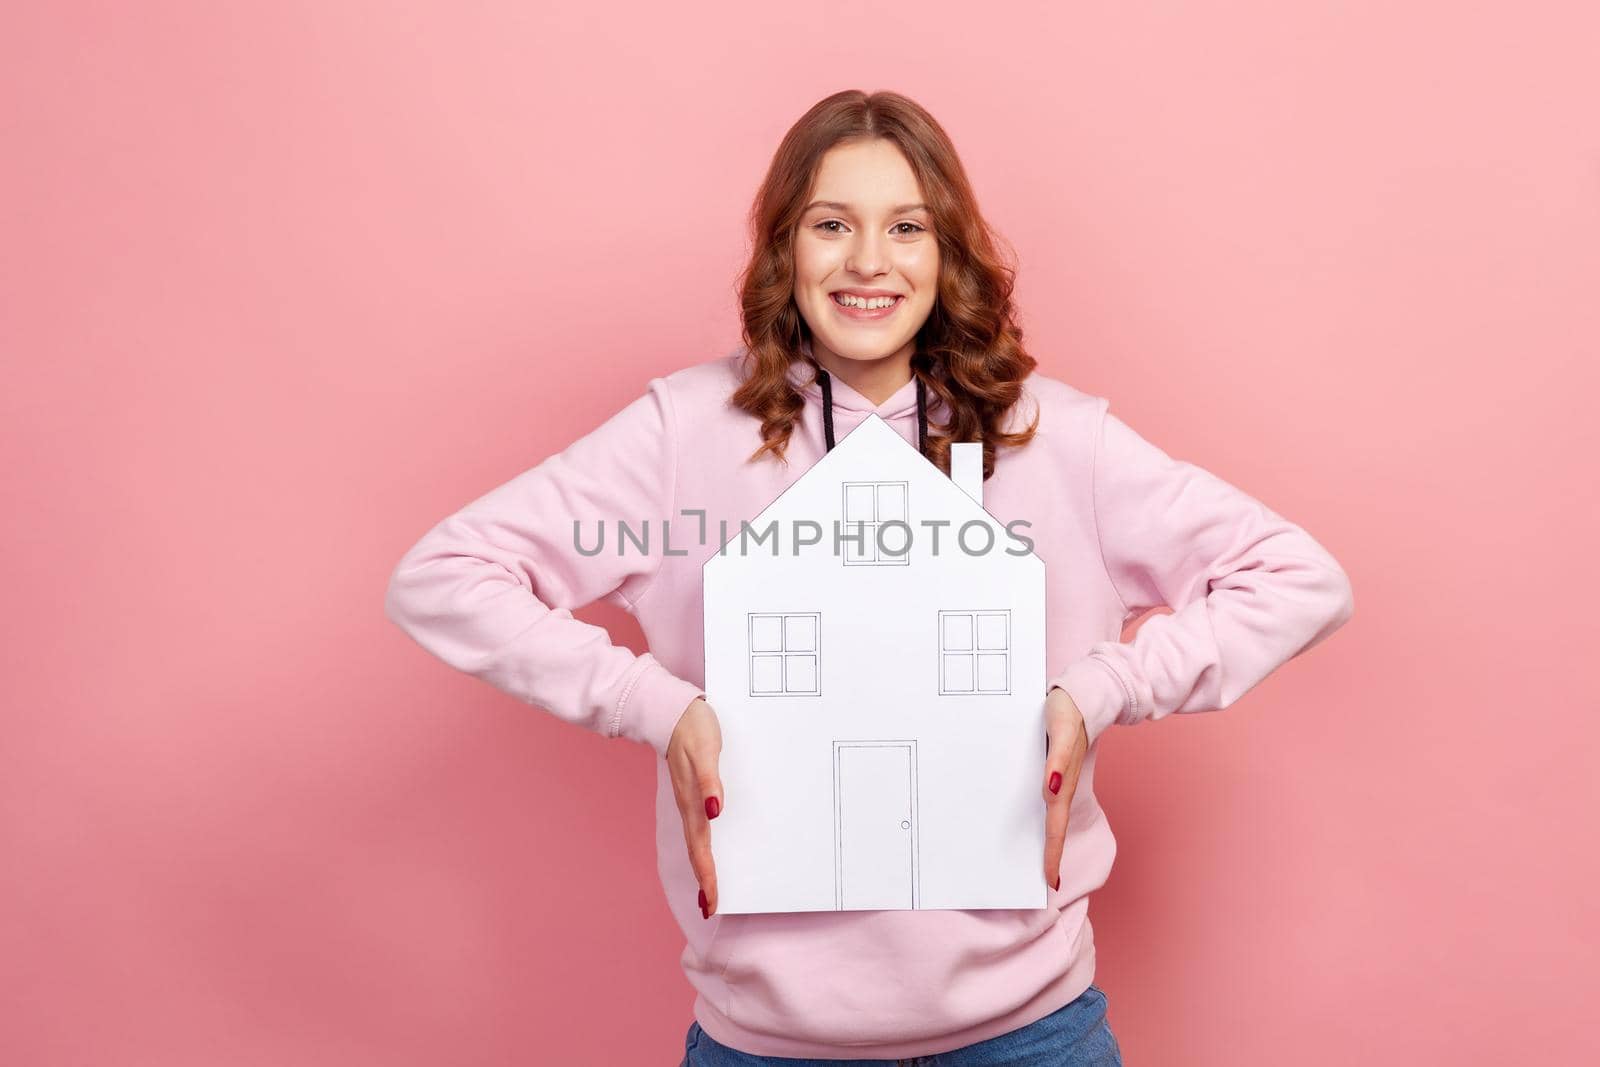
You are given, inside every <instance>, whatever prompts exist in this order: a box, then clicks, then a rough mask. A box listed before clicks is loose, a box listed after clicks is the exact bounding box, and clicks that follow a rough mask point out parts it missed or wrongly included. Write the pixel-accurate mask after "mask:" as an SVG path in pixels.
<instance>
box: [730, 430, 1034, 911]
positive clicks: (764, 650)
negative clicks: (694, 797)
mask: <svg viewBox="0 0 1600 1067" xmlns="http://www.w3.org/2000/svg"><path fill="white" fill-rule="evenodd" d="M980 461H981V460H980ZM967 463H968V460H967V457H963V458H962V459H961V460H960V464H961V465H960V466H958V468H957V473H958V476H959V475H961V474H962V473H963V472H968V473H969V476H968V477H966V478H965V479H964V485H965V486H966V487H967V488H966V490H965V491H964V490H963V488H961V487H958V486H957V485H956V483H955V482H953V481H952V480H951V479H949V478H947V477H945V475H944V474H942V473H941V472H940V471H939V469H938V468H937V467H935V466H933V465H932V464H931V463H929V462H928V461H927V460H926V459H924V458H923V457H922V456H921V455H920V454H919V453H918V452H917V450H916V449H914V448H912V447H911V446H910V445H909V444H907V443H906V441H905V440H904V439H903V438H901V437H900V435H899V434H898V433H896V432H895V431H894V430H893V429H892V428H891V427H890V426H889V425H888V424H887V423H885V422H884V421H883V420H882V419H881V418H879V417H878V416H877V415H875V414H872V415H868V416H867V418H866V420H865V421H863V422H862V423H861V425H860V426H858V427H856V428H855V429H854V430H853V431H851V433H849V434H848V435H847V436H846V437H845V438H844V439H843V440H841V441H839V442H838V444H837V446H836V447H835V448H834V449H833V450H832V451H830V452H828V453H827V454H826V455H825V456H824V457H823V458H822V459H821V460H819V461H818V462H817V463H816V465H815V466H813V467H812V468H811V469H810V470H809V471H807V472H806V473H805V474H804V475H802V476H801V477H800V478H799V479H798V480H797V481H796V482H795V483H794V484H793V485H791V486H790V487H789V488H788V489H786V490H785V491H784V492H783V493H782V494H781V495H780V496H779V497H778V499H777V500H775V501H773V503H772V504H770V505H769V506H768V507H767V508H766V509H765V510H763V511H762V512H761V514H760V515H759V516H756V517H754V518H752V519H750V520H747V524H748V527H749V529H750V532H749V534H748V535H744V533H743V531H741V532H739V533H735V532H733V531H730V536H729V540H728V542H727V543H726V544H724V545H723V546H721V548H720V550H719V551H718V552H717V553H715V554H713V555H712V556H711V557H710V558H709V559H707V560H706V562H705V566H704V569H703V580H704V586H705V650H706V652H705V667H706V672H705V684H706V699H707V701H708V702H709V703H710V704H711V706H712V708H713V709H714V710H715V711H716V714H717V717H718V720H719V722H720V723H721V727H722V755H721V758H720V761H719V773H720V775H721V778H722V782H723V793H724V801H725V803H724V805H723V809H722V812H721V813H720V814H719V815H718V816H717V818H715V819H713V820H711V823H710V827H711V847H712V855H713V857H714V859H715V862H716V867H717V889H718V910H719V911H720V912H722V913H724V914H736V913H748V912H795V911H823V910H861V909H882V908H1041V907H1044V906H1045V903H1046V900H1047V897H1046V887H1045V883H1044V870H1043V867H1044V801H1043V799H1042V797H1041V795H1040V791H1039V790H1040V782H1041V780H1042V777H1043V773H1044V760H1045V740H1044V698H1045V612H1044V596H1045V585H1044V562H1043V561H1042V560H1040V559H1039V558H1038V557H1037V556H1035V555H1033V554H1032V553H1031V552H1028V551H1025V550H1024V549H1025V547H1026V546H1025V545H1024V544H1023V543H1022V542H1021V541H1019V540H1018V538H1016V537H1013V536H1012V535H1011V534H1009V533H1008V532H1007V530H1006V528H1005V526H1004V524H1002V523H1001V522H999V521H998V520H997V519H995V518H994V517H993V516H991V515H990V514H989V513H988V512H986V511H985V510H984V509H983V507H982V505H981V503H980V502H979V501H978V500H975V499H974V498H973V496H970V495H968V494H969V493H970V492H973V491H974V489H976V492H977V493H978V494H980V495H981V482H980V483H979V485H978V486H976V487H975V486H974V485H973V483H972V481H971V479H970V466H968V465H967ZM980 471H981V467H980ZM941 520H942V521H943V522H944V523H945V524H946V525H943V526H940V527H939V528H938V529H937V530H935V529H933V528H932V527H930V526H929V525H927V524H928V523H932V522H937V521H941ZM858 523H859V524H860V526H859V529H860V530H861V532H862V541H863V544H862V546H861V548H860V549H858V548H857V547H856V546H855V545H854V544H853V543H852V542H851V541H849V540H848V539H844V540H843V541H842V548H841V550H840V551H839V552H837V553H836V552H835V546H834V531H835V524H838V528H839V530H840V533H841V535H844V534H850V533H853V532H855V531H856V530H857V529H858V525H857V524H858ZM874 524H876V525H877V526H882V531H881V537H880V536H879V531H878V530H877V529H876V527H875V526H874ZM883 524H887V525H883ZM762 534H765V538H764V539H763V540H757V537H758V536H759V535H762ZM1019 535H1020V536H1022V537H1026V536H1028V532H1027V531H1026V530H1025V529H1023V530H1020V531H1019ZM935 537H937V546H935V543H934V539H935ZM991 538H992V541H991ZM808 540H809V541H815V542H816V543H813V544H801V542H802V541H808ZM741 544H742V545H743V548H742V549H741ZM963 545H964V546H965V547H963ZM991 546H992V547H991ZM986 548H987V551H985V549H986Z"/></svg>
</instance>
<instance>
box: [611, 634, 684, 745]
mask: <svg viewBox="0 0 1600 1067" xmlns="http://www.w3.org/2000/svg"><path fill="white" fill-rule="evenodd" d="M640 658H641V659H644V660H646V664H645V668H644V670H642V671H640V672H639V676H638V677H637V678H636V679H634V683H633V686H632V687H631V688H630V689H629V690H628V692H627V694H626V695H625V696H624V697H623V698H622V706H621V708H620V709H619V714H620V720H619V722H620V725H619V730H618V733H619V735H620V736H622V737H627V738H631V739H632V740H634V741H642V742H644V743H645V744H647V745H649V746H650V747H651V748H653V749H655V750H656V754H657V755H659V756H661V757H662V758H663V759H665V758H666V755H667V744H668V743H669V742H670V741H671V740H672V731H673V730H674V729H675V728H676V727H677V725H678V720H679V719H681V718H683V713H684V712H685V711H688V710H689V705H690V704H692V703H694V701H695V699H696V698H697V697H704V696H705V690H704V689H702V688H700V687H699V686H697V685H695V684H694V683H692V682H686V681H684V680H683V679H682V678H679V677H678V676H677V675H675V674H673V673H672V672H671V671H669V670H667V669H666V668H665V667H663V666H662V665H661V664H660V663H658V662H656V659H655V657H654V656H651V655H650V653H648V652H646V653H644V654H643V655H642V656H641V657H640Z"/></svg>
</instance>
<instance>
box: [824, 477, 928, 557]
mask: <svg viewBox="0 0 1600 1067" xmlns="http://www.w3.org/2000/svg"><path fill="white" fill-rule="evenodd" d="M909 488H910V483H909V482H845V483H844V527H843V529H842V530H841V531H840V543H841V544H842V545H843V546H844V561H845V563H847V564H858V565H859V564H867V565H873V564H877V565H883V564H890V565H904V564H909V563H910V562H911V554H910V552H909V549H910V546H911V528H910V522H911V520H910V518H909V517H908V514H907V511H906V493H907V490H908V489H909ZM886 522H892V523H894V524H895V525H893V526H891V527H890V528H889V529H888V530H885V531H884V533H883V543H882V545H881V546H880V545H879V541H878V527H879V526H880V525H882V524H883V523H886ZM901 523H904V524H905V525H903V526H902V525H900V524H901ZM858 542H859V543H858Z"/></svg>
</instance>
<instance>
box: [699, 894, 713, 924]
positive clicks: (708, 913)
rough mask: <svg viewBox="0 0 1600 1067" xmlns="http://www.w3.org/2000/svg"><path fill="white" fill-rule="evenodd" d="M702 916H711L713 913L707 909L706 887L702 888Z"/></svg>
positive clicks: (704, 917)
mask: <svg viewBox="0 0 1600 1067" xmlns="http://www.w3.org/2000/svg"><path fill="white" fill-rule="evenodd" d="M700 918H702V919H709V918H711V913H710V912H709V911H707V910H706V891H705V890H704V889H702V890H700Z"/></svg>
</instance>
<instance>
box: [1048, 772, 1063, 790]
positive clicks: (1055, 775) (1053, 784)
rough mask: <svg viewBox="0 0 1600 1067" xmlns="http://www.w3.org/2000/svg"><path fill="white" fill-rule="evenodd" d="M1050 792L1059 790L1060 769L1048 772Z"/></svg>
mask: <svg viewBox="0 0 1600 1067" xmlns="http://www.w3.org/2000/svg"><path fill="white" fill-rule="evenodd" d="M1050 792H1052V793H1059V792H1061V772H1060V771H1051V772H1050Z"/></svg>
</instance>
